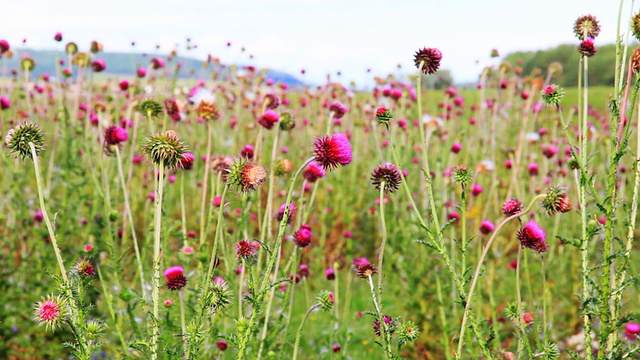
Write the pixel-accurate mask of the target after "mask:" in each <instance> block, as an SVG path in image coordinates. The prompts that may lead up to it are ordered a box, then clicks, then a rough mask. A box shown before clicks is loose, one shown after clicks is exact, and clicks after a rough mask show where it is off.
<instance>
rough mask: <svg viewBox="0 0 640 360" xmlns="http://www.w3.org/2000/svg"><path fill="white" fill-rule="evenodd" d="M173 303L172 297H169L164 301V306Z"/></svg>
mask: <svg viewBox="0 0 640 360" xmlns="http://www.w3.org/2000/svg"><path fill="white" fill-rule="evenodd" d="M171 305H173V301H171V299H167V300H165V301H164V306H166V307H170V306H171Z"/></svg>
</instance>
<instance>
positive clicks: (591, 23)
mask: <svg viewBox="0 0 640 360" xmlns="http://www.w3.org/2000/svg"><path fill="white" fill-rule="evenodd" d="M573 32H574V33H575V34H576V36H577V37H578V39H580V40H585V39H588V38H593V39H595V38H596V37H597V36H598V34H600V24H599V23H598V20H596V17H595V16H593V15H584V16H580V17H579V18H578V19H577V20H576V22H575V23H574V24H573Z"/></svg>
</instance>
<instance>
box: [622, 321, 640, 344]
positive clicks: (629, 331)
mask: <svg viewBox="0 0 640 360" xmlns="http://www.w3.org/2000/svg"><path fill="white" fill-rule="evenodd" d="M638 334H640V324H638V323H634V322H630V323H628V324H627V326H626V327H625V329H624V336H626V337H627V339H628V340H629V341H633V340H637V338H638Z"/></svg>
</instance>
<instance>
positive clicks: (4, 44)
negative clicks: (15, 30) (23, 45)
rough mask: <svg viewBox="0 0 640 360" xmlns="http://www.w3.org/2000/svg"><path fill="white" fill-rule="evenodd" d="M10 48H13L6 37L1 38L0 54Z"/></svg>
mask: <svg viewBox="0 0 640 360" xmlns="http://www.w3.org/2000/svg"><path fill="white" fill-rule="evenodd" d="M9 49H11V46H9V42H8V41H7V40H5V39H0V55H2V54H4V53H6V52H7V51H9Z"/></svg>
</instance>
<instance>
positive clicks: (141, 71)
mask: <svg viewBox="0 0 640 360" xmlns="http://www.w3.org/2000/svg"><path fill="white" fill-rule="evenodd" d="M136 75H137V76H138V77H139V78H141V79H142V78H143V77H145V76H147V69H145V68H143V67H141V68H138V70H136Z"/></svg>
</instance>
